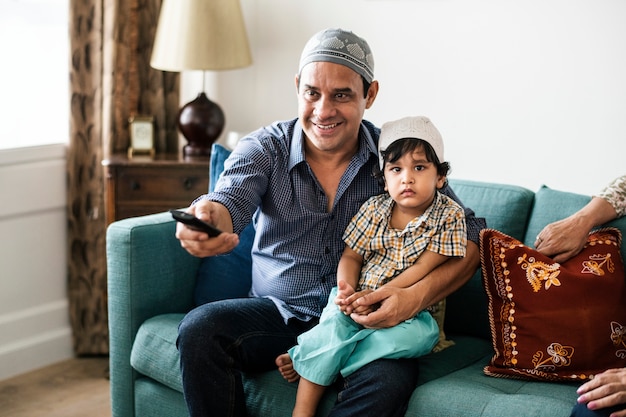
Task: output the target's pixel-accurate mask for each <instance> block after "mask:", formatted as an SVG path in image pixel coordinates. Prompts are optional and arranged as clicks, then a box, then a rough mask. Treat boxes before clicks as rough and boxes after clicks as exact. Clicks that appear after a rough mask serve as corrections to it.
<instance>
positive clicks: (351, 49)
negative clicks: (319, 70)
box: [298, 29, 374, 83]
mask: <svg viewBox="0 0 626 417" xmlns="http://www.w3.org/2000/svg"><path fill="white" fill-rule="evenodd" d="M320 61H322V62H333V63H335V64H340V65H345V66H346V67H348V68H351V69H352V70H354V71H355V72H356V73H357V74H359V75H361V76H362V77H363V78H365V80H366V81H367V82H368V83H371V82H372V80H373V79H374V56H373V55H372V50H371V49H370V47H369V45H368V44H367V42H366V41H365V39H363V38H361V37H359V36H357V35H355V34H354V33H352V32H350V31H347V30H343V29H325V30H323V31H321V32H318V33H316V34H315V35H313V37H312V38H311V39H310V40H309V41H308V42H307V44H306V45H305V46H304V50H303V51H302V55H301V56H300V65H299V69H298V74H299V73H300V72H302V68H304V66H305V65H306V64H310V63H311V62H320Z"/></svg>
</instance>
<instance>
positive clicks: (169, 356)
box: [130, 314, 185, 392]
mask: <svg viewBox="0 0 626 417" xmlns="http://www.w3.org/2000/svg"><path fill="white" fill-rule="evenodd" d="M184 316H185V315H184V314H162V315H160V316H155V317H152V318H150V319H148V320H146V321H145V322H144V323H143V324H142V325H141V327H139V331H138V332H137V336H136V337H135V342H134V343H133V348H132V350H131V353H130V364H131V366H132V367H133V368H134V369H135V370H136V371H137V372H139V373H140V374H143V375H146V376H148V377H150V378H152V379H155V380H157V381H159V382H160V383H161V384H163V385H165V386H167V387H169V388H171V389H173V390H176V391H178V392H183V385H182V381H181V379H180V358H179V355H178V349H177V348H176V339H177V338H178V324H179V323H180V321H181V320H182V319H183V317H184Z"/></svg>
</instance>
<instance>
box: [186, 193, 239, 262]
mask: <svg viewBox="0 0 626 417" xmlns="http://www.w3.org/2000/svg"><path fill="white" fill-rule="evenodd" d="M186 211H187V212H188V213H191V214H193V215H195V216H196V217H198V218H199V219H200V220H204V221H205V222H207V223H211V224H213V225H215V226H216V227H217V228H218V229H220V230H222V233H220V235H219V236H217V237H213V238H210V237H209V235H207V234H206V233H204V232H198V231H195V230H192V229H190V228H188V227H187V226H185V225H184V224H182V223H180V222H179V223H177V224H176V238H177V239H178V240H180V245H181V246H182V247H183V248H184V249H185V250H186V251H187V252H189V253H190V254H191V255H193V256H197V257H200V258H203V257H206V256H215V255H221V254H224V253H227V252H230V251H231V250H233V249H234V248H235V246H237V245H238V244H239V236H237V235H236V234H235V233H229V232H231V231H232V229H233V226H232V220H231V219H230V215H229V214H228V210H226V208H225V207H224V206H222V205H221V204H218V203H215V202H212V201H199V202H197V203H196V204H195V205H193V206H191V207H189V208H188V209H187V210H186Z"/></svg>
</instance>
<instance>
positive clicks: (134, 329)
mask: <svg viewBox="0 0 626 417" xmlns="http://www.w3.org/2000/svg"><path fill="white" fill-rule="evenodd" d="M219 169H220V166H219V164H217V163H214V164H212V173H211V175H212V178H216V177H217V174H218V173H219ZM450 183H451V185H452V187H453V189H454V190H455V192H456V193H457V194H458V196H459V197H460V198H461V199H462V201H463V202H464V203H465V204H466V205H467V206H468V207H471V208H472V209H474V210H475V212H476V214H477V215H478V216H480V217H485V218H486V220H487V224H488V227H490V228H493V229H498V230H500V231H502V232H504V233H506V234H508V235H511V236H513V237H515V238H518V239H520V240H522V241H524V242H525V243H526V244H529V245H532V243H533V240H534V238H535V236H536V235H537V233H538V232H539V231H540V230H541V228H543V226H544V225H546V224H548V223H550V222H552V221H554V220H558V219H561V218H563V217H565V216H567V215H569V214H571V213H573V212H574V211H576V210H577V209H579V208H580V207H582V206H583V205H584V204H586V203H587V201H589V197H588V196H584V195H578V194H572V193H567V192H561V191H557V190H553V189H550V188H548V187H542V188H540V189H539V190H538V191H537V192H532V191H530V190H528V189H525V188H522V187H518V186H514V185H504V184H496V183H482V182H474V181H464V180H454V179H451V180H450ZM612 225H615V226H617V227H619V228H620V229H621V231H622V233H626V219H621V220H618V221H615V222H613V223H612ZM174 229H175V224H174V221H173V220H172V218H171V216H170V215H169V214H168V213H162V214H156V215H150V216H145V217H138V218H131V219H126V220H122V221H118V222H115V223H113V224H111V225H110V227H109V228H108V231H107V265H108V297H109V298H108V300H109V306H108V307H109V326H110V371H111V404H112V415H113V417H133V416H137V417H148V416H168V417H183V416H187V415H188V414H187V409H186V406H185V402H184V400H183V395H182V386H181V378H180V372H179V358H178V351H177V349H176V345H175V343H176V336H177V326H178V323H179V322H180V320H181V319H182V318H183V316H184V315H185V313H186V312H188V311H189V310H190V309H192V308H193V307H194V291H195V288H196V279H197V274H198V270H199V268H200V267H201V260H200V259H197V258H194V257H192V256H190V255H188V254H187V253H186V252H185V251H184V250H183V249H181V247H180V245H179V243H178V241H177V240H176V238H175V237H174ZM249 238H250V236H249V234H248V235H247V236H245V240H248V239H249ZM242 244H245V242H242ZM624 255H625V254H624V248H622V257H624ZM238 256H240V257H241V259H234V260H233V259H232V258H229V257H228V256H224V257H218V258H212V259H213V261H212V262H213V263H212V265H211V270H213V271H220V270H224V269H228V268H231V267H232V265H233V262H234V263H235V264H238V265H241V264H242V263H243V264H246V262H249V259H245V258H246V254H245V251H244V253H243V255H241V254H239V255H238ZM223 285H225V284H223ZM232 285H235V286H237V285H239V286H243V288H245V286H246V284H245V282H244V283H243V285H242V283H241V282H239V283H233V284H232ZM222 289H223V288H222ZM240 291H241V288H239V289H237V290H236V291H235V293H237V292H240ZM226 296H228V292H227V293H226ZM487 314H488V313H487V298H486V295H485V292H484V290H483V285H482V280H481V276H480V272H479V271H478V272H477V273H476V274H475V275H474V277H473V278H472V279H471V280H470V281H469V282H468V283H467V284H466V285H465V286H464V287H462V288H461V289H459V290H458V291H457V292H455V293H454V294H452V295H450V296H449V297H448V299H447V310H446V318H445V329H446V333H447V334H448V337H449V338H451V339H452V340H454V341H455V342H456V344H455V345H454V346H452V347H450V348H448V349H446V350H444V351H442V352H439V353H432V354H430V355H428V356H426V357H424V358H422V359H420V365H419V366H420V377H419V383H418V386H417V387H416V388H415V391H414V392H413V396H412V397H411V400H410V403H409V408H408V411H407V413H406V416H411V417H429V416H432V417H441V416H446V417H452V416H462V417H473V416H485V417H487V416H489V417H519V416H526V417H531V416H546V417H561V416H562V417H567V416H569V413H570V410H571V408H572V406H573V405H574V403H575V401H576V392H575V391H576V387H577V384H567V383H553V382H549V383H548V382H545V383H544V382H531V381H523V380H513V379H505V378H494V377H489V376H485V375H484V374H483V371H482V368H483V366H484V365H485V364H487V362H488V361H489V359H490V358H491V355H492V347H491V336H490V331H489V322H488V316H487ZM296 387H297V385H296V384H295V383H292V384H290V383H287V382H286V381H284V380H283V378H282V377H281V376H280V374H279V373H278V371H270V372H265V373H260V374H247V375H245V390H246V394H247V403H248V404H247V405H248V411H249V415H250V416H258V417H272V416H280V417H284V416H289V415H291V409H292V407H293V404H294V399H295V393H296ZM335 397H336V391H335V390H329V391H328V392H327V393H326V395H325V397H324V401H323V402H322V404H321V407H320V410H319V413H318V415H319V416H324V415H326V414H327V412H328V410H329V409H330V407H331V406H332V404H333V402H334V398H335Z"/></svg>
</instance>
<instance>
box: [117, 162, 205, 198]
mask: <svg viewBox="0 0 626 417" xmlns="http://www.w3.org/2000/svg"><path fill="white" fill-rule="evenodd" d="M208 176H209V173H208V170H198V169H195V170H191V169H178V168H161V169H159V170H156V169H152V168H136V169H135V168H127V169H125V170H123V171H122V172H120V173H119V178H118V181H117V183H116V195H117V202H118V204H119V203H122V202H125V201H135V202H138V201H159V202H167V201H181V200H184V201H187V200H188V201H189V202H191V201H192V200H193V199H195V198H196V197H198V196H200V195H202V194H206V192H207V190H208V184H209V178H208Z"/></svg>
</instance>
